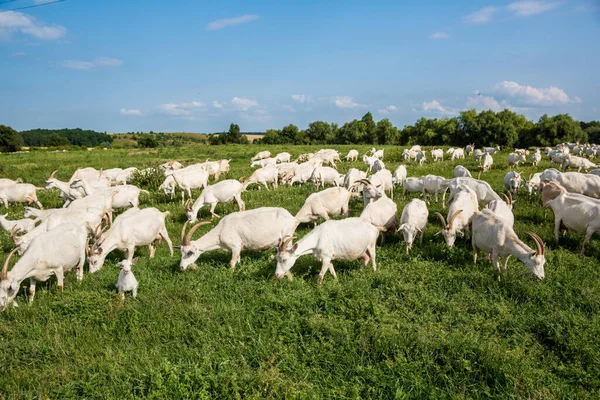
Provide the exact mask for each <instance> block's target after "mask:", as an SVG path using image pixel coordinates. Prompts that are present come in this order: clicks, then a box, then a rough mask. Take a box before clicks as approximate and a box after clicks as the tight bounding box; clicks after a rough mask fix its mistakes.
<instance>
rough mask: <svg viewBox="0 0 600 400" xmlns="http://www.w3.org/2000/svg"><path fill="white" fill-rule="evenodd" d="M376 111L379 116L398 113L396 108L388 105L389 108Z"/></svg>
mask: <svg viewBox="0 0 600 400" xmlns="http://www.w3.org/2000/svg"><path fill="white" fill-rule="evenodd" d="M377 111H379V112H380V113H381V114H391V113H395V112H396V111H398V107H396V106H393V105H389V106H386V107H385V108H381V109H379V110H377Z"/></svg>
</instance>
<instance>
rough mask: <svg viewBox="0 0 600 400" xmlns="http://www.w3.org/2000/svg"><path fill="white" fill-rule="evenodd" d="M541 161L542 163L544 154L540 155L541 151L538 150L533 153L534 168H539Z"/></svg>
mask: <svg viewBox="0 0 600 400" xmlns="http://www.w3.org/2000/svg"><path fill="white" fill-rule="evenodd" d="M540 161H542V153H540V151H539V149H538V150H536V152H535V153H533V154H532V155H531V162H532V164H533V166H534V167H537V165H538V164H539V163H540Z"/></svg>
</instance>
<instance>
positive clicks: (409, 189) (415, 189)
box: [402, 177, 424, 199]
mask: <svg viewBox="0 0 600 400" xmlns="http://www.w3.org/2000/svg"><path fill="white" fill-rule="evenodd" d="M423 185H424V183H423V178H412V177H409V178H406V179H405V180H404V183H403V185H402V198H403V199H406V194H407V193H421V194H422V193H423V187H424V186H423Z"/></svg>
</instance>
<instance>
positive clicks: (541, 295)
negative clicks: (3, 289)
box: [0, 145, 600, 399]
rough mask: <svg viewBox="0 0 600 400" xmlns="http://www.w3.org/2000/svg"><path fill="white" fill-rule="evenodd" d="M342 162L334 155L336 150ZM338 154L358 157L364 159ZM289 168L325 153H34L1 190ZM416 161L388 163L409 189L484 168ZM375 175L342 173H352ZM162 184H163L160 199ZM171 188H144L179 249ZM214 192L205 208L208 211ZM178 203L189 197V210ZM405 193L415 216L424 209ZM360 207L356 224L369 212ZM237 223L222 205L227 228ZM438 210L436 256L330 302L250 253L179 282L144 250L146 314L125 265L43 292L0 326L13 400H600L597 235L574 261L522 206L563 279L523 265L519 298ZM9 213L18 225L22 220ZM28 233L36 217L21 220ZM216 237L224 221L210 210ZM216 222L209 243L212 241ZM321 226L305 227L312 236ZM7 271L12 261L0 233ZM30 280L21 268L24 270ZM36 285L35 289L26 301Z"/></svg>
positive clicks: (242, 149) (394, 267)
mask: <svg viewBox="0 0 600 400" xmlns="http://www.w3.org/2000/svg"><path fill="white" fill-rule="evenodd" d="M322 147H329V146H322ZM370 147H371V146H335V147H334V148H336V149H337V150H340V151H341V152H342V153H343V154H344V155H345V153H347V151H348V150H349V149H350V148H356V149H357V150H359V152H360V153H361V155H362V154H363V153H364V152H365V151H366V150H367V149H368V148H370ZM263 149H268V150H270V151H271V152H272V153H273V154H275V153H277V152H280V151H289V152H290V153H292V156H293V157H296V156H298V154H300V153H306V152H309V151H315V150H317V149H318V147H315V146H285V147H284V146H215V147H208V146H202V145H193V146H187V147H183V148H166V149H161V150H159V151H158V153H156V154H139V155H132V156H127V150H122V151H121V150H108V151H101V150H100V151H91V152H87V151H76V152H68V153H50V152H31V153H26V154H12V155H7V154H2V155H0V177H8V178H13V179H14V178H17V177H21V178H23V179H24V181H25V182H30V183H34V184H35V185H36V186H43V185H44V181H45V179H46V178H47V177H48V176H49V175H50V173H51V172H52V171H53V170H55V169H58V170H59V171H58V173H57V175H56V176H57V177H58V178H59V179H63V180H66V179H68V178H69V177H70V176H71V174H72V173H73V172H74V171H75V169H76V168H77V167H83V166H93V167H96V168H105V169H106V168H112V167H130V166H135V167H149V166H153V165H158V164H159V163H161V162H164V161H168V160H179V161H181V162H183V163H184V164H185V165H187V164H189V163H191V162H195V161H204V160H206V159H207V158H210V159H212V160H215V159H220V158H231V159H232V161H231V171H230V172H229V173H228V174H226V175H224V177H223V178H221V179H228V178H234V179H238V178H240V177H241V176H246V177H247V176H249V175H250V174H251V169H250V167H249V164H250V162H249V160H250V157H251V156H252V155H254V154H255V153H256V152H257V151H259V150H263ZM401 151H402V148H400V147H395V146H385V159H384V161H385V163H386V166H387V168H388V169H390V170H391V171H393V170H394V169H395V168H396V166H397V165H399V164H401V163H403V164H405V165H407V169H408V176H417V177H418V176H422V175H426V174H436V175H441V176H444V177H451V176H452V170H453V168H454V166H455V165H458V164H462V165H464V166H466V167H467V168H469V169H470V170H471V171H472V172H473V175H474V177H476V175H477V172H478V170H479V169H478V168H477V164H476V162H475V161H474V160H473V158H472V157H469V156H467V158H466V160H459V161H454V162H451V161H443V162H440V163H432V162H431V160H429V154H428V162H427V163H425V165H423V166H422V167H418V166H416V165H415V163H414V162H410V163H404V162H402V161H401V156H400V155H401ZM507 154H508V152H504V151H503V152H501V153H497V154H495V155H494V166H493V168H492V170H491V171H490V172H487V173H484V174H482V177H481V179H484V180H486V181H488V182H489V183H490V184H491V185H492V187H493V188H494V189H495V190H496V191H497V192H498V193H500V192H502V191H504V188H503V183H502V178H503V176H504V174H505V173H506V172H507V171H508V167H507V163H506V157H507ZM350 167H357V168H359V169H362V170H365V169H366V168H365V166H364V164H363V163H362V162H361V161H360V160H359V161H357V162H350V163H349V162H342V163H340V164H338V169H339V170H340V172H346V171H347V170H348V169H349V168H350ZM548 167H549V162H548V161H547V159H544V160H543V161H542V163H541V164H540V165H539V166H538V167H537V168H535V169H534V168H533V167H532V166H531V163H529V162H528V163H527V164H526V165H525V166H523V167H519V168H518V169H517V170H519V171H523V172H524V177H528V176H529V174H530V173H531V172H539V171H542V170H543V169H545V168H548ZM159 183H160V182H159ZM157 186H158V184H157V185H156V186H155V187H144V189H147V190H150V191H151V195H150V196H149V197H148V196H142V198H141V199H142V204H141V205H140V207H147V206H153V207H157V208H158V209H160V210H161V211H167V210H168V211H170V212H171V216H170V217H168V218H167V228H168V230H169V235H170V237H171V239H172V240H173V242H174V244H179V241H180V240H179V237H180V232H181V228H182V225H183V223H184V221H185V220H186V217H185V213H184V209H183V206H182V204H181V201H180V197H177V198H176V200H175V201H171V200H170V199H169V198H167V197H165V195H164V194H163V193H162V192H159V191H158V190H157ZM312 192H313V188H312V185H311V184H307V185H304V186H294V187H289V186H280V188H279V189H278V190H276V191H273V190H271V191H266V190H264V188H263V189H262V190H258V188H257V186H256V185H253V186H250V187H249V188H248V191H246V192H245V193H244V194H243V195H242V197H243V198H244V200H245V201H246V207H247V209H252V208H257V207H260V206H281V207H284V208H286V209H288V210H289V211H290V212H291V213H292V214H295V213H296V212H297V211H298V210H299V209H300V207H301V206H302V204H303V202H304V200H305V199H306V197H307V196H308V195H309V194H310V193H312ZM198 194H199V191H196V192H195V193H194V197H195V198H196V197H197V196H198ZM39 196H40V201H41V202H42V204H43V205H44V207H46V208H49V207H60V205H61V202H60V200H59V199H58V192H57V191H40V192H39ZM178 196H179V193H178ZM408 200H410V198H409V199H407V200H406V201H405V200H402V198H401V188H400V187H396V190H395V193H394V201H395V202H396V203H397V204H398V211H399V214H400V213H401V210H402V208H403V207H404V205H405V204H406V203H407V201H408ZM362 208H363V207H362V200H359V199H357V200H354V201H352V202H351V215H352V216H358V215H359V214H360V212H361V211H362ZM234 211H237V206H235V205H234V204H227V205H225V206H223V205H219V206H217V209H216V212H217V213H218V214H220V215H224V214H229V213H231V212H234ZM435 211H440V212H441V213H442V214H444V215H446V212H447V211H446V210H442V207H441V203H438V204H435V203H433V202H432V203H431V204H430V206H429V212H430V216H429V224H428V226H427V230H426V232H425V238H424V242H423V244H422V245H421V244H420V243H419V242H418V241H417V242H416V243H415V245H414V247H413V249H412V250H411V252H410V254H409V255H406V253H405V250H404V243H403V242H402V240H401V238H400V236H398V235H392V236H388V238H387V239H386V242H385V244H384V246H383V247H381V246H378V248H377V264H378V271H377V272H376V273H373V271H372V270H371V269H370V267H369V268H365V269H361V262H359V261H355V262H341V261H334V265H335V268H336V272H337V274H338V280H337V281H336V280H334V279H333V278H332V277H331V275H326V276H325V280H324V282H323V285H322V286H318V285H317V275H318V273H319V269H320V263H319V262H318V261H317V260H315V259H314V258H313V257H312V256H305V257H302V258H300V259H299V261H298V262H297V263H296V265H295V266H294V268H293V269H292V271H291V272H292V274H293V276H294V279H293V280H292V281H288V280H285V279H284V280H281V281H276V280H275V279H274V270H275V260H274V259H272V257H271V256H272V254H273V252H270V251H269V252H253V251H247V252H243V253H242V258H241V263H240V264H239V265H238V267H237V268H236V270H235V271H234V272H232V271H230V270H229V268H228V262H229V259H230V254H229V253H225V252H219V251H217V252H209V253H207V254H204V255H202V256H201V257H200V258H199V259H198V261H197V265H198V268H197V270H195V271H191V270H188V271H185V272H180V271H179V259H180V256H179V253H178V252H177V251H176V252H175V255H174V256H173V257H170V256H169V252H168V249H167V246H166V245H165V244H164V243H163V244H161V245H159V246H158V247H157V256H156V258H155V259H153V260H150V259H149V258H148V254H149V252H148V249H147V247H144V248H141V249H138V250H137V251H136V255H139V257H140V261H139V262H138V264H136V265H135V266H134V272H135V274H136V277H137V279H138V281H139V293H138V297H137V299H132V298H131V297H130V296H129V295H128V296H127V297H126V299H125V301H124V302H121V299H120V298H119V296H118V295H117V294H116V291H115V287H114V285H115V283H116V280H117V276H118V274H119V269H118V268H117V267H116V266H115V265H116V263H117V262H118V261H120V260H121V259H122V258H123V257H122V256H123V255H122V253H120V252H113V253H111V254H110V255H109V256H108V258H107V262H106V264H105V266H104V268H103V269H102V270H100V271H98V272H96V273H95V274H88V273H87V266H86V270H85V275H84V279H83V281H82V282H81V283H78V282H77V281H76V280H75V273H74V271H71V272H69V273H68V274H67V275H66V278H65V288H64V291H62V292H61V291H60V290H59V289H58V288H57V287H56V280H54V279H51V280H50V281H48V282H46V283H42V284H39V286H38V291H37V293H36V298H35V302H34V303H33V305H31V306H27V299H26V297H27V295H26V290H24V289H23V290H22V291H21V293H20V294H19V295H18V296H17V301H18V302H19V305H20V307H18V308H8V309H7V310H6V311H5V312H3V313H1V314H0V365H1V366H2V367H1V369H0V370H1V371H2V372H1V373H0V398H6V399H9V398H61V399H68V398H118V399H127V398H153V399H166V398H227V399H230V398H274V399H276V398H277V399H278V398H336V399H339V398H510V397H513V398H514V397H526V398H543V399H548V398H598V395H599V391H600V341H599V340H598V338H599V337H600V316H599V313H598V312H599V311H600V268H599V267H600V262H599V261H598V257H599V256H600V243H599V241H598V239H597V238H593V239H592V242H591V244H590V245H589V246H588V247H587V248H586V253H585V256H580V255H579V251H580V248H581V247H580V246H581V243H582V242H583V235H578V234H573V233H567V234H566V235H565V236H564V237H563V238H561V243H560V245H557V244H556V242H555V240H554V237H553V233H552V232H553V226H554V222H553V218H552V216H551V212H549V213H548V214H549V215H548V216H547V218H544V215H543V210H542V208H541V201H540V200H539V199H538V198H537V197H529V196H527V195H526V193H525V192H524V191H521V192H520V194H519V196H518V198H517V201H516V203H515V207H514V214H515V231H516V232H517V233H518V234H519V236H520V237H521V238H522V239H523V240H525V241H526V242H527V243H529V244H530V245H532V243H531V242H530V240H529V239H527V238H526V237H525V235H524V234H523V233H524V232H525V231H528V230H531V231H534V232H536V233H537V234H538V235H540V236H541V238H542V239H543V240H544V242H545V244H546V247H547V253H546V258H547V262H546V266H545V270H546V279H545V280H544V281H539V280H537V279H536V278H535V277H534V276H533V275H531V274H530V273H529V271H528V269H527V267H526V266H525V265H524V264H523V263H521V262H519V261H518V260H515V259H514V258H511V260H510V262H509V267H508V271H506V272H505V273H504V274H503V278H502V281H501V282H499V281H498V280H497V278H496V274H495V271H494V269H493V267H492V264H491V263H490V262H489V261H488V260H487V259H486V258H485V257H479V260H478V263H477V264H476V265H474V264H473V256H472V250H471V243H470V241H467V240H466V239H464V238H463V239H460V238H459V239H457V243H456V246H455V247H454V248H452V249H449V248H448V247H447V246H446V244H445V243H444V241H443V239H442V237H441V236H434V234H435V233H436V232H437V231H439V230H440V227H441V224H440V221H439V220H438V219H437V218H436V217H435V216H434V215H433V213H434V212H435ZM5 212H6V211H5V210H2V213H5ZM8 214H9V218H11V219H15V218H21V217H22V216H23V206H22V205H13V206H11V207H10V209H9V211H8ZM199 218H200V220H209V219H210V215H209V212H208V209H207V208H204V209H202V210H201V212H200V215H199ZM216 223H217V220H216V219H215V220H213V221H212V223H211V224H210V225H208V226H203V227H201V228H200V229H199V230H198V231H197V233H196V234H195V238H197V237H199V236H200V235H203V234H204V233H206V232H208V230H210V228H211V227H212V226H214V225H215V224H216ZM311 228H312V224H303V225H301V226H300V228H299V229H298V236H299V237H301V236H302V235H304V234H306V233H307V232H308V231H310V229H311ZM0 240H1V244H0V260H1V261H4V259H5V258H6V256H7V254H8V253H9V252H10V251H11V249H12V248H13V244H12V241H11V240H10V236H9V234H8V233H7V232H2V233H0ZM13 263H14V262H13ZM25 286H26V283H25V282H24V283H23V284H22V287H23V288H24V287H25Z"/></svg>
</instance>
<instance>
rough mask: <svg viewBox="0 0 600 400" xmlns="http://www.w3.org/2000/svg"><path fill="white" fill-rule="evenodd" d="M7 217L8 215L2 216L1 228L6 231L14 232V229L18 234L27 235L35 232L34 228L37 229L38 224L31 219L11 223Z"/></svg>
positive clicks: (0, 216)
mask: <svg viewBox="0 0 600 400" xmlns="http://www.w3.org/2000/svg"><path fill="white" fill-rule="evenodd" d="M7 216H8V214H4V215H0V226H1V227H2V229H4V230H5V231H12V230H13V229H14V231H15V232H16V233H19V232H21V233H27V232H29V231H31V230H33V228H35V224H36V223H37V222H38V221H36V220H34V219H29V218H25V219H18V220H13V221H10V220H8V219H6V217H7Z"/></svg>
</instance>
